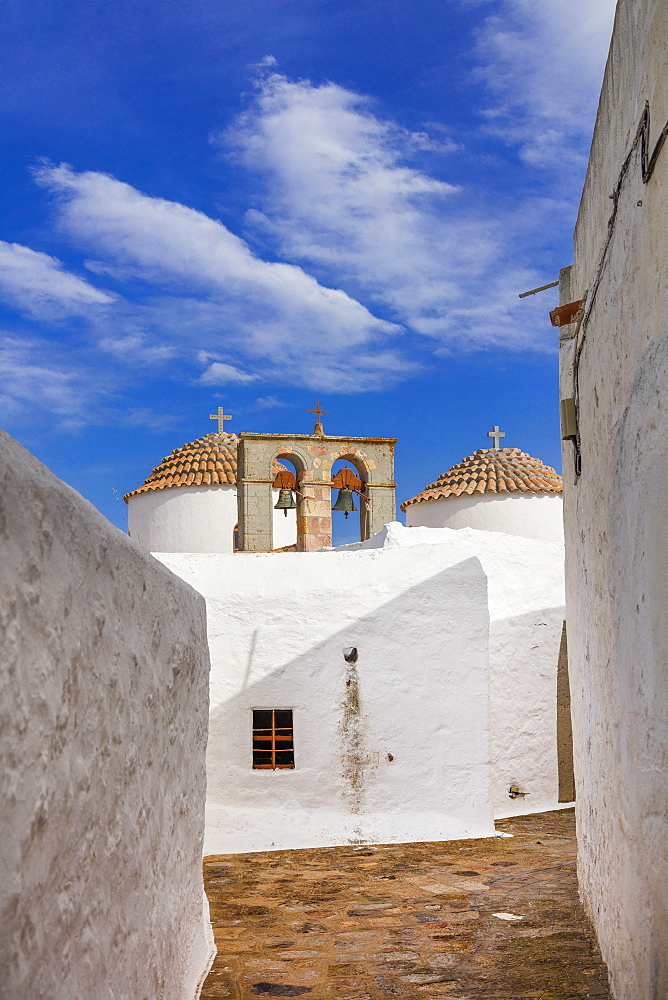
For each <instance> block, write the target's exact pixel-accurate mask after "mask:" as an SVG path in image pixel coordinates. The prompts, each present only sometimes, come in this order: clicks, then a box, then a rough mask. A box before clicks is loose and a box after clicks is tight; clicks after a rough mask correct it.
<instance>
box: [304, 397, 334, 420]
mask: <svg viewBox="0 0 668 1000" xmlns="http://www.w3.org/2000/svg"><path fill="white" fill-rule="evenodd" d="M308 412H309V413H315V416H316V420H317V421H318V423H320V417H321V416H322V414H323V413H329V410H321V409H320V400H319V399H316V401H315V409H314V410H309V411H308Z"/></svg>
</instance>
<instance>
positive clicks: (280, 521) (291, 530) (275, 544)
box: [271, 455, 301, 552]
mask: <svg viewBox="0 0 668 1000" xmlns="http://www.w3.org/2000/svg"><path fill="white" fill-rule="evenodd" d="M281 468H283V469H287V470H288V471H289V472H292V473H294V475H295V478H296V479H297V481H299V472H300V469H301V462H300V461H299V460H298V459H297V460H296V461H294V460H293V459H292V458H291V457H290V456H289V455H279V456H277V458H275V459H274V461H273V463H272V479H273V478H274V477H275V476H276V473H277V472H278V471H279V470H280V469H281ZM279 495H280V490H279V489H277V488H274V489H272V491H271V497H272V499H271V507H272V518H271V549H272V552H276V551H281V550H283V551H287V552H290V551H294V550H296V547H297V515H298V512H299V497H296V500H297V507H296V508H295V509H292V510H290V509H286V510H276V503H277V502H278V498H279Z"/></svg>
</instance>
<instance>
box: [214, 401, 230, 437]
mask: <svg viewBox="0 0 668 1000" xmlns="http://www.w3.org/2000/svg"><path fill="white" fill-rule="evenodd" d="M231 419H232V414H231V413H224V412H223V408H222V406H219V407H218V413H210V414H209V420H217V421H218V433H219V434H222V433H223V422H224V421H225V420H231Z"/></svg>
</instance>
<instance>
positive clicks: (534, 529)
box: [406, 493, 564, 545]
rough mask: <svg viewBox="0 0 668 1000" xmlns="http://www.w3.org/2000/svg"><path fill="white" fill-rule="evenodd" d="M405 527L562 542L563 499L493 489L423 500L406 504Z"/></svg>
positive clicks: (558, 543)
mask: <svg viewBox="0 0 668 1000" xmlns="http://www.w3.org/2000/svg"><path fill="white" fill-rule="evenodd" d="M406 524H407V526H408V527H409V528H413V527H425V528H476V529H478V530H479V531H502V532H504V533H505V534H508V535H519V536H520V537H522V538H537V539H539V540H540V541H544V542H553V543H555V544H557V545H563V544H564V518H563V501H562V499H561V497H560V496H559V495H558V494H554V493H553V494H549V493H543V494H538V493H534V494H531V493H510V494H508V495H505V494H503V495H501V496H499V495H498V494H497V493H483V494H475V495H473V496H460V497H446V498H444V499H442V500H424V501H423V502H422V503H413V504H411V505H410V506H409V507H407V508H406Z"/></svg>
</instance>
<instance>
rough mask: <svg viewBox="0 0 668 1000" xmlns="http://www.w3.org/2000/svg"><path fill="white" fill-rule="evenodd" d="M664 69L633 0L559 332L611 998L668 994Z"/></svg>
mask: <svg viewBox="0 0 668 1000" xmlns="http://www.w3.org/2000/svg"><path fill="white" fill-rule="evenodd" d="M666 66H668V5H666V3H665V0H644V2H641V0H622V2H621V3H620V4H619V6H618V8H617V18H616V24H615V30H614V35H613V41H612V47H611V51H610V56H609V60H608V66H607V70H606V75H605V80H604V83H603V90H602V94H601V102H600V106H599V112H598V118H597V122H596V129H595V133H594V140H593V145H592V150H591V158H590V161H589V168H588V172H587V178H586V181H585V186H584V192H583V196H582V202H581V206H580V212H579V216H578V221H577V228H576V231H575V260H574V265H573V268H572V270H571V273H570V289H569V288H568V276H565V280H564V282H563V283H562V289H561V294H562V296H563V297H564V299H565V301H571V300H575V299H579V298H581V297H582V295H583V294H584V292H585V291H586V290H587V289H589V295H588V299H587V303H586V311H585V320H584V322H583V323H582V325H581V326H580V328H579V331H578V333H577V338H576V339H574V340H567V341H565V342H563V344H562V347H561V394H562V397H571V396H574V395H577V397H578V416H579V431H580V447H581V454H582V474H581V476H580V478H579V479H578V480H577V482H576V481H575V477H574V472H573V458H574V456H573V445H572V443H571V442H570V441H568V442H565V446H564V491H565V526H566V546H567V560H566V566H567V614H568V631H569V659H570V666H571V672H572V677H571V694H572V702H573V728H574V743H575V777H576V788H577V803H578V804H577V821H578V840H579V874H580V885H581V892H582V895H583V898H584V901H585V904H586V906H587V909H588V911H589V913H590V915H591V917H592V920H593V922H594V926H595V928H596V932H597V934H598V938H599V942H600V945H601V951H602V953H603V957H604V959H605V961H606V963H607V965H608V969H609V971H610V978H611V983H612V989H613V992H614V996H615V997H616V1000H640V998H641V997H642V998H643V1000H665V997H666V996H668V907H667V895H666V879H665V872H666V869H667V867H668V865H667V858H666V845H667V844H668V806H667V796H666V788H667V786H668V780H667V779H668V738H667V733H668V725H667V723H668V719H667V715H666V712H667V709H668V690H667V683H666V678H667V676H668V674H667V671H666V663H668V626H667V622H668V615H667V614H666V567H667V566H668V530H667V525H668V490H667V489H666V482H667V481H668V427H667V421H666V399H667V398H668V292H667V288H668V285H667V282H666V274H667V273H668V241H667V240H666V220H667V219H668V143H667V144H666V145H665V146H664V147H663V149H662V151H661V152H660V153H659V155H658V158H657V160H656V166H655V169H654V173H653V176H652V177H651V178H650V179H649V180H648V182H647V183H643V180H642V176H641V164H640V156H641V145H640V142H636V144H635V145H634V138H635V137H636V134H637V127H638V124H639V122H640V118H641V115H642V113H643V109H644V107H645V102H646V101H648V102H649V108H650V116H651V129H650V135H649V141H648V151H649V152H650V153H651V151H652V150H653V149H654V147H655V143H656V141H657V137H658V136H659V134H660V132H661V129H662V128H663V127H664V124H665V122H666V119H667V118H668V74H667V73H666ZM629 153H630V158H629V159H628V163H627V164H626V169H623V167H624V164H625V161H626V159H627V156H629ZM613 191H615V192H616V197H615V200H611V199H610V198H609V195H611V193H612V192H613ZM615 208H616V211H615ZM610 219H612V222H611V223H610V228H609V220H610ZM609 234H610V236H609ZM608 239H609V242H608ZM599 261H602V262H603V266H601V267H600V268H599ZM561 332H562V335H564V334H565V335H566V336H568V335H569V334H572V333H574V332H575V328H574V327H573V326H572V327H570V328H568V327H567V328H563V329H562V331H561ZM578 355H579V366H578V364H577V362H578ZM576 367H577V368H578V371H577V378H576Z"/></svg>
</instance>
